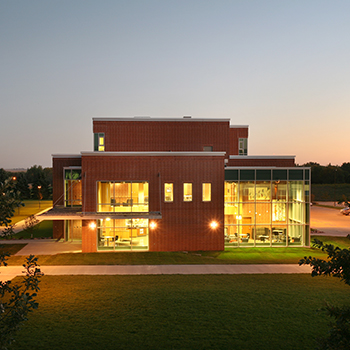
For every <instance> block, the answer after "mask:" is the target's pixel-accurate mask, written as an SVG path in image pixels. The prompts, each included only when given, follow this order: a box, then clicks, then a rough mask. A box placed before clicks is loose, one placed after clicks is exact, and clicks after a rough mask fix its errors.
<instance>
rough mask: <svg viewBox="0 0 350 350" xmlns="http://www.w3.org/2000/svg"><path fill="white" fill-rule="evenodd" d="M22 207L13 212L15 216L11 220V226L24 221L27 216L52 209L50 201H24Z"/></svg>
mask: <svg viewBox="0 0 350 350" xmlns="http://www.w3.org/2000/svg"><path fill="white" fill-rule="evenodd" d="M23 203H24V207H19V208H17V209H16V211H15V215H14V216H13V217H12V218H11V219H12V223H11V224H12V225H13V224H16V223H17V222H19V221H22V220H25V219H26V218H27V217H28V216H31V215H35V214H37V213H39V212H40V211H42V210H44V209H47V208H50V207H52V200H42V201H40V207H39V200H24V201H23Z"/></svg>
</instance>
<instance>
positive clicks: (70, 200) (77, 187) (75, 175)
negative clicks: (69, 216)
mask: <svg viewBox="0 0 350 350" xmlns="http://www.w3.org/2000/svg"><path fill="white" fill-rule="evenodd" d="M64 190H65V191H64V206H65V207H81V205H82V192H81V169H64Z"/></svg>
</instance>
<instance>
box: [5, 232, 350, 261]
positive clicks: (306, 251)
mask: <svg viewBox="0 0 350 350" xmlns="http://www.w3.org/2000/svg"><path fill="white" fill-rule="evenodd" d="M315 237H317V238H319V239H321V240H322V241H323V242H325V243H330V244H333V245H337V246H339V247H340V248H348V247H349V243H350V240H349V239H348V238H346V237H323V236H315ZM0 243H1V242H0ZM57 244H60V243H57ZM10 246H11V245H9V244H6V245H4V248H3V249H7V247H10ZM12 249H14V248H12ZM310 255H311V256H314V257H317V258H321V259H325V258H326V254H325V253H323V252H322V251H320V250H319V249H314V248H296V247H293V248H231V249H226V250H225V251H222V252H187V253H185V252H117V253H107V252H103V253H66V254H56V255H38V256H37V257H38V258H39V263H40V265H169V264H297V263H298V262H299V260H300V259H301V258H303V257H304V256H310ZM8 263H9V265H22V263H23V256H11V257H10V258H9V260H8Z"/></svg>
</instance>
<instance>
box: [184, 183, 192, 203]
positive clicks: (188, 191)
mask: <svg viewBox="0 0 350 350" xmlns="http://www.w3.org/2000/svg"><path fill="white" fill-rule="evenodd" d="M184 202H192V184H191V183H184Z"/></svg>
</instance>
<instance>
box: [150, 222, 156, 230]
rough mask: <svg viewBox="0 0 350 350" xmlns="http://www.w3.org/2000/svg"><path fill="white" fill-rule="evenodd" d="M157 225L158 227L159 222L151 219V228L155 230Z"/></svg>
mask: <svg viewBox="0 0 350 350" xmlns="http://www.w3.org/2000/svg"><path fill="white" fill-rule="evenodd" d="M156 227H157V223H156V222H155V221H151V222H150V223H149V228H150V229H151V230H154V229H155V228H156Z"/></svg>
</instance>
